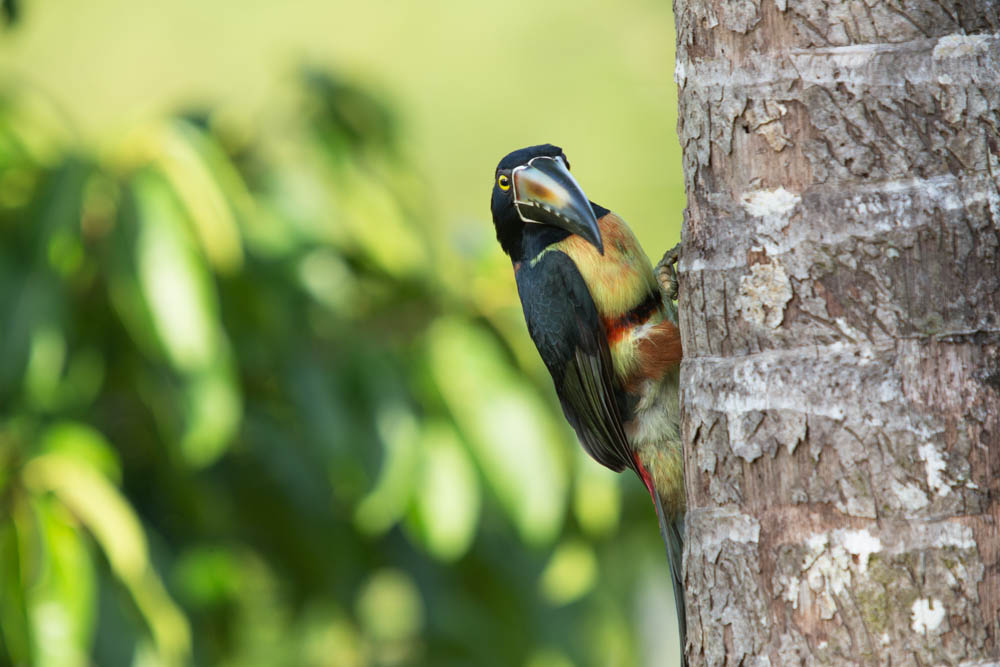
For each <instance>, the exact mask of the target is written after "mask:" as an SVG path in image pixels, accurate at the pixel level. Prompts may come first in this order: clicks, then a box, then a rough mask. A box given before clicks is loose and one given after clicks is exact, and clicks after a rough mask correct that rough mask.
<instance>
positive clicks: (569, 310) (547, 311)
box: [517, 251, 634, 471]
mask: <svg viewBox="0 0 1000 667" xmlns="http://www.w3.org/2000/svg"><path fill="white" fill-rule="evenodd" d="M525 264H526V265H525V266H522V267H520V268H519V269H518V271H517V287H518V292H519V294H520V296H521V305H522V306H523V308H524V319H525V320H526V321H527V323H528V332H529V333H530V334H531V338H532V340H534V341H535V346H536V347H538V352H539V353H540V355H541V357H542V360H543V361H544V362H545V365H546V366H547V367H548V369H549V373H551V374H552V379H553V381H554V382H555V386H556V393H557V394H558V395H559V400H560V402H561V403H562V407H563V412H564V413H566V419H567V420H568V421H569V423H570V425H571V426H572V427H573V429H574V430H575V431H576V434H577V436H578V437H579V438H580V442H581V444H583V447H584V449H586V450H587V453H588V454H590V455H591V456H592V457H594V459H596V460H597V462H598V463H600V464H602V465H604V466H607V467H608V468H611V469H612V470H615V471H620V470H623V469H624V468H626V467H629V468H631V467H633V466H634V463H633V461H632V456H631V450H630V448H629V445H628V439H627V438H626V436H625V432H624V430H623V428H622V418H621V410H622V404H621V403H620V401H623V400H624V394H623V392H622V389H621V386H620V383H619V382H618V381H617V380H616V378H615V373H614V366H613V363H612V360H611V352H610V350H609V348H608V341H607V338H606V336H605V332H604V327H603V325H602V324H601V320H600V317H599V316H598V314H597V308H596V307H595V306H594V301H593V299H592V298H591V296H590V292H589V290H588V289H587V285H586V283H585V282H584V280H583V277H582V276H581V275H580V272H579V271H578V270H577V268H576V265H574V264H573V261H572V260H571V259H570V258H569V257H568V256H567V255H565V254H563V253H562V252H559V251H550V252H546V253H545V254H543V255H542V256H540V257H539V258H537V260H536V261H534V262H533V263H531V264H528V263H525Z"/></svg>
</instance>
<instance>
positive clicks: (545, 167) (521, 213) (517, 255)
mask: <svg viewBox="0 0 1000 667" xmlns="http://www.w3.org/2000/svg"><path fill="white" fill-rule="evenodd" d="M490 208H491V209H492V211H493V226H494V227H495V228H496V233H497V240H498V241H499V242H500V246H501V247H502V248H503V250H504V252H505V253H507V254H508V255H509V256H510V258H511V260H513V261H515V262H517V261H520V260H521V259H522V255H523V247H524V237H525V229H526V225H540V226H541V227H539V228H534V229H531V232H544V231H546V230H550V231H553V232H556V231H558V232H559V233H560V235H557V236H555V237H554V238H553V240H555V239H556V238H560V237H561V238H565V236H566V235H568V234H578V235H580V236H582V237H583V238H585V239H587V240H588V241H590V242H591V243H592V244H593V245H594V246H595V247H596V248H597V249H598V250H599V251H600V252H601V253H603V252H604V246H603V244H602V242H601V232H600V230H599V228H598V226H597V218H596V217H595V216H594V211H593V209H592V208H591V206H590V202H589V201H588V200H587V196H586V195H585V194H583V190H582V189H581V188H580V186H579V185H578V184H577V182H576V180H574V178H573V177H572V176H571V175H570V173H569V160H567V159H566V155H565V154H564V153H563V151H562V149H561V148H559V147H558V146H553V145H552V144H541V145H539V146H530V147H528V148H522V149H520V150H516V151H514V152H512V153H508V154H507V155H506V156H505V157H504V158H503V159H502V160H500V164H498V165H497V170H496V174H495V175H494V177H493V196H492V199H491V201H490Z"/></svg>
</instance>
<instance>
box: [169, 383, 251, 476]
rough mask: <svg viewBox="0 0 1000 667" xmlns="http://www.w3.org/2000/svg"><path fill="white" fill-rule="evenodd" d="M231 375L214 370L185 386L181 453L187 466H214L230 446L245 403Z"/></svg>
mask: <svg viewBox="0 0 1000 667" xmlns="http://www.w3.org/2000/svg"><path fill="white" fill-rule="evenodd" d="M231 375H232V374H231V372H230V371H229V370H228V369H226V368H220V367H215V368H211V369H209V370H207V371H205V372H202V373H199V374H197V375H195V376H194V377H192V378H190V379H189V380H188V382H187V384H186V386H185V406H184V407H185V420H184V433H183V435H182V437H181V440H180V445H181V452H182V453H183V454H184V458H185V460H187V462H188V463H190V464H192V465H194V466H196V467H203V466H207V465H209V464H211V463H213V462H214V461H215V460H216V459H218V458H219V456H221V455H222V453H223V452H224V451H225V450H226V448H227V447H228V446H229V443H230V442H231V441H232V439H233V437H234V436H235V434H236V430H237V429H238V428H239V425H240V421H241V417H242V401H241V396H240V393H239V389H238V388H237V386H236V382H235V380H234V378H233V377H232V376H231Z"/></svg>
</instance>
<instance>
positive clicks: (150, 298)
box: [132, 171, 222, 372]
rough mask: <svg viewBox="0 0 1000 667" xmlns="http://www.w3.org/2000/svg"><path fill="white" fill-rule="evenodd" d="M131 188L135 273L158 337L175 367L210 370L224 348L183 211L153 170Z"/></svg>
mask: <svg viewBox="0 0 1000 667" xmlns="http://www.w3.org/2000/svg"><path fill="white" fill-rule="evenodd" d="M132 186H133V191H134V193H135V199H136V205H137V207H138V214H139V229H138V238H137V239H136V245H135V253H136V267H137V269H138V275H137V277H138V280H139V286H140V288H141V290H142V294H143V296H144V297H145V302H146V306H147V307H148V309H149V313H150V315H151V317H152V321H153V325H154V328H155V330H156V332H157V334H158V335H159V340H160V342H161V344H162V345H163V347H164V350H165V351H166V353H167V356H168V358H169V359H170V360H171V361H172V362H173V364H174V366H175V367H176V368H177V369H178V370H180V371H182V372H194V371H198V370H201V369H205V368H208V367H209V366H211V365H212V364H213V363H214V361H215V359H216V357H217V355H219V354H220V353H221V352H222V332H221V331H220V330H219V323H218V306H217V304H216V298H215V292H214V289H213V287H212V282H211V278H210V277H209V273H208V271H207V270H206V268H205V266H204V265H203V264H202V263H201V260H200V258H199V257H198V255H197V253H196V252H195V251H194V249H193V248H192V245H191V239H190V235H189V233H188V229H187V224H186V222H185V220H184V213H183V212H182V211H181V210H180V208H179V207H178V204H177V201H176V199H174V197H173V195H172V194H171V192H170V190H169V189H168V187H167V185H166V184H165V183H164V182H163V180H162V178H160V177H159V176H157V175H156V174H154V173H153V172H151V171H144V172H140V173H139V174H137V175H136V176H135V177H134V179H133V182H132Z"/></svg>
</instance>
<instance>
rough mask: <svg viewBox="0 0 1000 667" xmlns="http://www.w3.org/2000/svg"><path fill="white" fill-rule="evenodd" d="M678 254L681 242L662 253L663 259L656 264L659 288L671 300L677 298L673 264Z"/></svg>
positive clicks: (675, 275)
mask: <svg viewBox="0 0 1000 667" xmlns="http://www.w3.org/2000/svg"><path fill="white" fill-rule="evenodd" d="M680 256H681V244H680V243H678V244H677V245H675V246H674V247H673V248H671V249H670V250H668V251H666V252H665V253H663V259H661V260H660V262H659V264H657V265H656V279H657V281H659V283H660V289H661V290H663V293H664V294H665V295H666V297H667V298H668V299H670V300H671V301H676V300H677V271H676V270H675V269H674V265H675V264H676V263H677V260H678V259H680Z"/></svg>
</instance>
